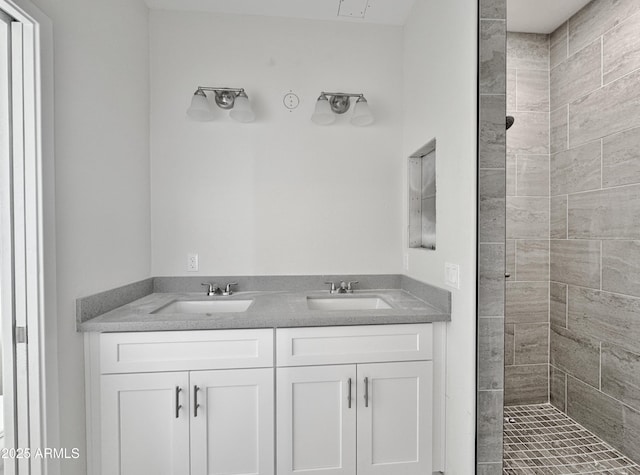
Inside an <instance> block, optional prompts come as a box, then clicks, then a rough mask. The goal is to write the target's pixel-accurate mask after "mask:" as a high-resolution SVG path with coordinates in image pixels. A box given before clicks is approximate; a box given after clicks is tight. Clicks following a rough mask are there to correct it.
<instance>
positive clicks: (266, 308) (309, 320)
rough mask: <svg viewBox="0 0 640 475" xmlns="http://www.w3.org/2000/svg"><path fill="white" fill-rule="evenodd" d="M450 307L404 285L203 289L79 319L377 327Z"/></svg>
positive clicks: (437, 315) (154, 324) (199, 325)
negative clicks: (334, 306)
mask: <svg viewBox="0 0 640 475" xmlns="http://www.w3.org/2000/svg"><path fill="white" fill-rule="evenodd" d="M308 297H312V298H345V299H349V298H354V297H355V298H357V297H378V298H381V299H382V300H384V301H385V302H386V303H388V304H389V305H390V306H391V308H389V309H371V310H324V309H323V310H311V309H309V308H308V306H307V298H308ZM185 300H199V301H202V300H225V301H229V300H252V303H251V305H250V306H249V308H248V309H247V310H245V311H243V312H216V313H212V314H193V313H190V314H184V313H166V312H161V313H156V312H157V311H158V310H160V309H162V308H164V307H166V306H167V305H169V304H171V303H172V302H175V301H185ZM450 319H451V312H450V309H448V308H439V307H438V306H435V305H432V304H430V303H427V302H425V301H424V300H421V299H419V298H417V297H415V296H414V295H412V294H411V293H409V292H407V291H405V290H403V289H384V290H362V291H356V292H354V293H353V294H333V295H330V294H329V293H328V292H327V291H259V292H237V293H234V294H233V295H231V296H227V297H223V296H213V297H207V296H205V295H204V294H203V293H202V292H199V293H194V292H154V293H152V294H150V295H146V296H144V297H142V298H139V299H137V300H134V301H133V302H130V303H128V304H126V305H123V306H121V307H118V308H115V309H113V310H111V311H108V312H106V313H103V314H101V315H98V316H95V317H93V318H90V319H88V320H85V321H81V322H79V323H78V330H79V331H82V332H130V331H167V330H209V329H232V328H277V327H309V326H336V325H376V324H397V323H429V322H439V321H449V320H450Z"/></svg>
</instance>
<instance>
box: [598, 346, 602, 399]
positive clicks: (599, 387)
mask: <svg viewBox="0 0 640 475" xmlns="http://www.w3.org/2000/svg"><path fill="white" fill-rule="evenodd" d="M599 356H600V358H599V363H600V368H599V370H600V371H599V374H598V389H599V390H600V391H602V341H601V342H600V355H599Z"/></svg>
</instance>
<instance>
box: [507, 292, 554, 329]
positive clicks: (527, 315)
mask: <svg viewBox="0 0 640 475" xmlns="http://www.w3.org/2000/svg"><path fill="white" fill-rule="evenodd" d="M548 321H549V283H548V282H507V285H506V296H505V322H506V323H547V322H548Z"/></svg>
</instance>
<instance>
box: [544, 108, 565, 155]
mask: <svg viewBox="0 0 640 475" xmlns="http://www.w3.org/2000/svg"><path fill="white" fill-rule="evenodd" d="M568 116H569V106H568V105H566V106H563V107H560V108H559V109H555V110H554V111H552V112H551V115H550V119H549V120H550V127H549V128H550V135H549V142H550V143H549V147H550V151H551V153H558V152H564V151H565V150H566V149H567V148H568V147H569V136H568V131H567V120H568Z"/></svg>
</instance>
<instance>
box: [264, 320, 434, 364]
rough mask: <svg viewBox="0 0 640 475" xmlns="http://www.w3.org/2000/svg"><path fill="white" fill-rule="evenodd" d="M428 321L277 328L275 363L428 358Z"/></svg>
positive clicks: (355, 361) (337, 362)
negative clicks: (406, 323) (408, 323)
mask: <svg viewBox="0 0 640 475" xmlns="http://www.w3.org/2000/svg"><path fill="white" fill-rule="evenodd" d="M432 333H433V332H432V326H431V324H429V323H424V324H414V325H361V326H360V325H359V326H347V327H314V328H279V329H277V330H276V352H277V353H276V361H277V365H278V366H307V365H319V364H342V363H369V362H377V361H412V360H430V359H432V350H433V349H432V346H433V335H432Z"/></svg>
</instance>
